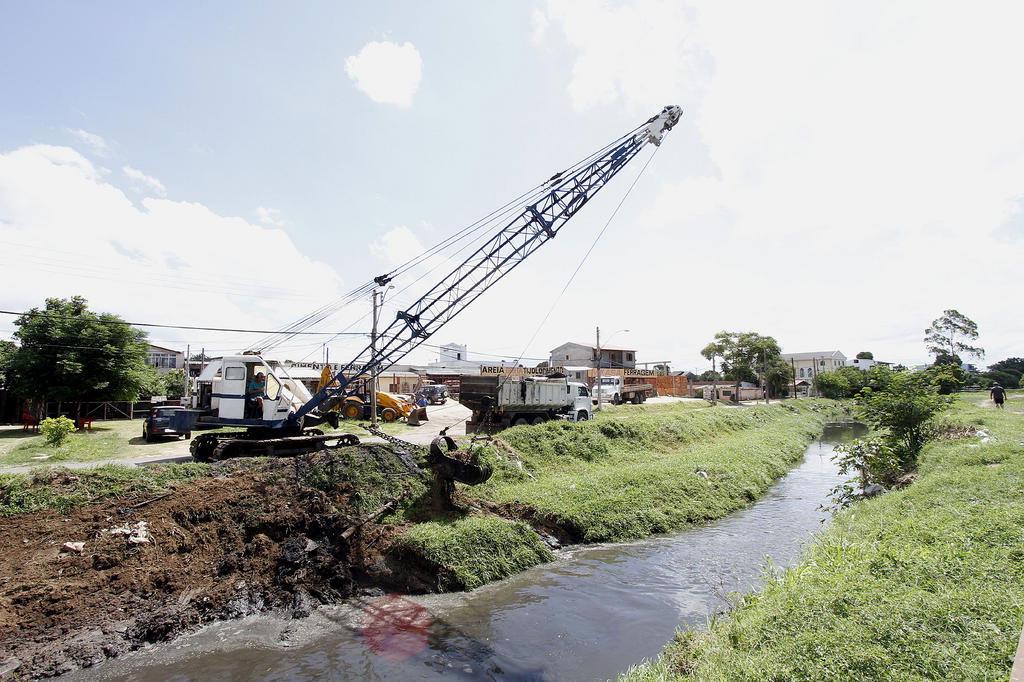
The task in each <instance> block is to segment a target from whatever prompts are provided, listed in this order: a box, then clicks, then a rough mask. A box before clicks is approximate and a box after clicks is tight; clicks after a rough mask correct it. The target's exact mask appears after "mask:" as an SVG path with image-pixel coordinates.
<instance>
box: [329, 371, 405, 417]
mask: <svg viewBox="0 0 1024 682" xmlns="http://www.w3.org/2000/svg"><path fill="white" fill-rule="evenodd" d="M331 383H332V373H331V369H330V367H324V369H323V371H322V372H320V381H319V382H318V383H317V387H316V390H317V391H322V390H323V389H325V388H327V387H328V386H330V385H331ZM333 383H334V385H335V386H337V385H338V382H337V381H334V382H333ZM330 409H331V410H333V411H335V412H339V413H340V414H341V416H342V417H344V418H345V419H369V418H370V401H369V392H368V391H365V392H364V393H363V394H361V395H360V394H357V395H350V396H347V397H346V398H345V399H344V400H343V401H341V402H340V403H338V404H337V405H331V407H330ZM415 409H416V406H415V405H413V404H412V403H411V402H409V401H408V400H405V399H403V398H401V397H399V396H397V395H395V394H393V393H385V392H384V391H377V417H378V418H380V420H381V421H384V422H389V423H390V422H394V421H398V420H399V419H408V418H409V415H410V414H411V413H412V411H413V410H415Z"/></svg>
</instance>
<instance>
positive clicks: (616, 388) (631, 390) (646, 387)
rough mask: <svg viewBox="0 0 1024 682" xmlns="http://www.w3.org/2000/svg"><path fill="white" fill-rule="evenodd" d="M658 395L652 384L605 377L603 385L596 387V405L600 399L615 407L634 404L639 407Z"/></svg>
mask: <svg viewBox="0 0 1024 682" xmlns="http://www.w3.org/2000/svg"><path fill="white" fill-rule="evenodd" d="M656 395H657V391H655V389H654V386H653V385H652V384H645V383H641V382H640V381H639V380H633V381H631V380H630V379H623V377H620V376H603V377H601V384H600V385H599V386H594V404H595V405H596V404H597V401H598V399H600V400H601V402H602V403H605V402H608V403H611V404H613V405H619V404H621V403H626V402H629V403H633V404H634V405H639V404H640V403H642V402H644V401H646V400H647V399H648V398H653V397H654V396H656Z"/></svg>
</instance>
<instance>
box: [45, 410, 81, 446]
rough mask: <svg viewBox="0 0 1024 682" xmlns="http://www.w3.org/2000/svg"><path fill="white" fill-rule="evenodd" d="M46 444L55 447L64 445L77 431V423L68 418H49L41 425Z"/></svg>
mask: <svg viewBox="0 0 1024 682" xmlns="http://www.w3.org/2000/svg"><path fill="white" fill-rule="evenodd" d="M39 430H40V431H42V433H43V438H44V439H46V442H47V443H49V444H50V445H53V446H54V447H58V446H60V445H63V444H64V441H65V440H67V438H68V436H69V435H70V434H71V433H72V432H73V431H74V430H75V422H73V421H71V420H70V419H68V418H67V417H56V418H54V417H47V418H46V419H44V420H43V421H42V422H40V424H39Z"/></svg>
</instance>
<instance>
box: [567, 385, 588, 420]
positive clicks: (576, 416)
mask: <svg viewBox="0 0 1024 682" xmlns="http://www.w3.org/2000/svg"><path fill="white" fill-rule="evenodd" d="M569 390H570V391H571V392H572V393H573V395H575V399H574V401H573V407H572V412H571V413H570V414H569V419H570V420H572V421H577V422H583V421H587V420H588V419H590V418H591V417H592V416H593V410H594V406H593V398H592V397H591V395H590V389H589V388H587V385H586V384H581V383H579V382H576V381H570V382H569Z"/></svg>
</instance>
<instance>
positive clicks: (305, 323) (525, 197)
mask: <svg viewBox="0 0 1024 682" xmlns="http://www.w3.org/2000/svg"><path fill="white" fill-rule="evenodd" d="M644 125H646V123H644V124H641V125H639V126H637V127H636V128H634V129H633V130H631V131H629V132H628V133H626V134H625V135H622V136H620V137H619V138H617V139H615V140H613V141H612V142H610V143H608V144H606V145H604V146H603V147H601V148H599V149H598V150H597V151H594V152H592V153H590V154H588V155H587V156H585V157H583V158H582V159H580V160H579V161H577V162H575V163H573V164H571V165H569V166H568V167H567V168H566V169H565V170H563V171H561V172H559V173H556V174H555V175H553V176H552V177H551V178H548V179H547V180H544V181H542V182H540V183H538V184H537V185H535V186H534V187H532V188H531V189H529V190H527V191H526V192H523V193H522V194H520V195H519V196H518V197H516V198H515V199H512V200H511V201H508V202H506V203H505V204H504V205H503V206H501V207H499V208H497V209H495V210H494V211H491V212H490V213H488V214H487V215H485V216H483V217H482V218H479V219H477V220H476V221H474V222H472V223H470V224H469V225H467V226H466V227H464V228H461V229H460V230H457V231H456V232H455V233H453V234H451V235H449V236H448V237H446V238H445V239H443V240H441V241H440V242H438V243H437V244H435V245H434V246H432V247H430V248H429V249H426V250H425V251H423V252H421V253H420V254H418V255H417V256H414V257H413V258H410V259H408V260H407V261H405V262H404V263H402V264H400V265H398V266H396V267H394V268H392V269H391V270H390V271H389V272H388V273H386V275H385V276H386V277H388V278H390V279H394V278H397V277H400V276H401V275H403V274H405V273H407V272H409V271H410V270H412V269H413V268H415V267H417V266H418V265H420V264H422V263H424V262H426V261H427V260H428V259H429V258H430V257H432V256H434V255H437V254H440V253H442V252H443V251H444V250H445V249H447V248H449V247H451V246H454V245H456V244H458V243H459V242H460V241H463V240H466V239H468V238H469V237H471V236H472V235H473V234H475V233H477V232H479V231H480V230H484V232H483V234H482V235H478V236H477V237H476V238H474V239H473V240H471V241H468V242H466V243H465V244H463V245H462V246H461V247H460V248H459V249H457V250H456V251H455V252H454V253H450V254H449V255H448V256H447V257H446V258H445V259H444V260H442V261H441V262H439V263H437V264H435V265H434V266H433V267H432V268H430V269H428V270H427V271H426V272H424V273H421V274H420V275H419V276H418V277H417V278H416V279H415V280H413V281H412V282H409V283H408V284H406V285H405V286H404V287H403V288H402V289H400V290H399V291H398V292H397V293H399V294H400V293H402V292H404V291H406V290H408V289H409V288H411V287H412V286H414V285H415V284H417V283H418V282H420V281H421V280H423V279H424V278H425V277H427V276H429V275H430V274H431V273H433V272H435V271H436V270H437V269H438V268H440V267H441V266H443V265H444V264H445V263H448V262H450V261H451V260H452V259H453V258H454V257H455V256H457V255H458V254H460V253H462V252H463V251H465V250H466V249H467V248H469V246H470V245H472V244H473V243H474V242H477V241H480V240H482V239H484V238H485V237H487V236H488V234H489V233H490V232H491V231H492V229H493V231H494V232H495V233H497V232H498V231H500V230H501V229H504V228H505V227H507V225H505V224H502V222H503V221H504V219H505V218H506V217H507V216H509V215H510V214H511V213H513V212H515V214H516V216H518V215H519V214H521V212H522V207H523V206H524V205H525V204H528V203H529V202H530V201H533V200H535V198H539V197H540V196H541V195H542V194H544V193H545V192H547V191H549V188H550V186H551V184H552V183H553V182H554V181H555V180H557V179H559V178H561V177H563V176H566V175H571V174H572V173H573V172H574V171H575V170H576V169H578V168H580V167H582V166H584V165H585V164H588V163H591V162H592V160H593V159H595V158H597V157H599V156H600V155H602V154H604V153H606V152H607V151H608V149H611V148H612V147H613V146H615V145H617V144H620V143H621V141H622V140H623V139H625V138H627V137H630V136H631V135H633V134H634V133H635V132H636V131H637V130H639V129H640V128H642V127H643V126H644ZM488 226H490V227H491V228H492V229H485V228H488ZM376 284H377V282H376V280H372V281H371V282H367V283H366V284H364V285H363V286H362V287H360V288H359V290H358V291H360V292H361V293H360V294H354V295H352V296H350V297H347V298H346V300H345V302H344V303H342V304H341V305H338V306H336V307H334V306H327V307H326V308H322V309H320V310H318V311H317V312H316V313H315V314H312V315H307V316H305V317H303V318H300V319H299V320H298V321H296V322H294V323H292V324H291V325H289V326H288V327H286V328H285V329H284V330H282V331H281V333H280V338H270V339H266V340H261V341H260V342H257V344H253V349H256V346H258V345H261V344H262V345H263V346H264V347H265V348H267V349H269V348H273V346H274V345H275V344H276V343H282V342H284V341H286V340H287V339H288V338H290V337H289V336H288V334H289V331H290V330H293V329H304V328H307V329H308V328H309V327H311V326H315V325H316V324H319V323H320V322H323V321H324V320H325V319H327V318H328V317H330V316H331V315H333V314H335V313H336V312H338V311H339V310H340V309H341V308H343V307H345V306H347V305H349V304H351V303H352V302H354V301H355V300H357V299H358V297H359V295H365V294H366V293H369V291H370V290H372V289H373V288H374V286H375V285H376ZM354 291H356V290H354ZM365 317H366V315H364V316H362V317H361V318H359V320H357V321H356V323H358V322H359V321H361V320H363V319H365ZM356 323H353V324H356ZM351 326H352V325H350V327H351ZM350 327H349V328H350ZM260 350H263V349H262V348H261V349H260Z"/></svg>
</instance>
